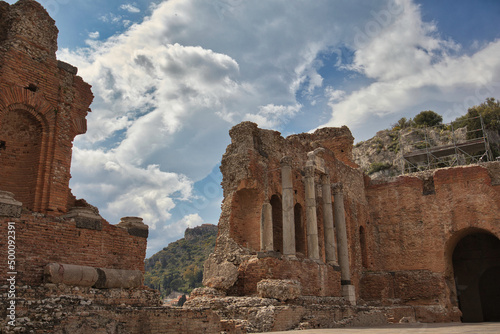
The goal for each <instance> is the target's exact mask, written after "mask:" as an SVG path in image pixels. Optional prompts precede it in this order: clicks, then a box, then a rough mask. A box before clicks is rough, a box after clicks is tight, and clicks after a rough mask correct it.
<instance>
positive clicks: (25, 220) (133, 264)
mask: <svg viewBox="0 0 500 334" xmlns="http://www.w3.org/2000/svg"><path fill="white" fill-rule="evenodd" d="M8 222H15V225H14V226H15V237H16V239H15V241H16V244H15V245H16V247H15V251H16V253H15V260H16V266H15V267H16V271H17V273H18V274H17V281H18V284H20V285H21V284H27V285H40V284H42V282H43V270H44V267H45V265H47V264H49V263H67V264H73V265H81V266H90V267H98V268H110V269H127V270H140V271H142V272H144V258H145V255H146V241H147V239H146V238H145V237H144V236H137V235H131V234H130V233H129V230H128V229H126V228H121V227H119V226H115V225H110V224H109V223H107V222H106V221H105V220H102V226H101V229H88V228H82V227H78V224H77V222H76V221H75V220H74V219H70V218H66V219H63V218H55V217H43V216H40V215H34V214H29V213H27V214H23V215H22V216H21V217H19V218H5V217H0V231H1V233H2V235H3V236H7V231H8ZM7 242H8V241H7V238H6V237H3V238H0V256H2V257H3V258H4V259H7V251H8V247H7ZM10 271H11V270H8V268H7V261H2V262H1V263H0V280H3V281H5V279H6V278H7V273H8V272H10Z"/></svg>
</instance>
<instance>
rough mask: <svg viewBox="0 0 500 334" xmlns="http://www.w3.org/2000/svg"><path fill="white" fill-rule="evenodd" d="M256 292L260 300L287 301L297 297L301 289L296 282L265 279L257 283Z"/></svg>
mask: <svg viewBox="0 0 500 334" xmlns="http://www.w3.org/2000/svg"><path fill="white" fill-rule="evenodd" d="M257 292H258V293H259V296H260V297H262V298H274V299H278V300H281V301H287V300H292V299H296V298H297V297H299V296H300V295H301V292H302V287H301V286H300V283H299V282H298V281H294V280H275V279H266V280H262V281H260V282H259V283H257Z"/></svg>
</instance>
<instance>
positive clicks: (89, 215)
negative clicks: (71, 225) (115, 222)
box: [62, 207, 102, 231]
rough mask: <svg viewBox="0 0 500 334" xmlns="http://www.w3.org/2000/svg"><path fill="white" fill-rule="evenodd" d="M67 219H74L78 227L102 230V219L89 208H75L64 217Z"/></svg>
mask: <svg viewBox="0 0 500 334" xmlns="http://www.w3.org/2000/svg"><path fill="white" fill-rule="evenodd" d="M62 217H63V218H67V219H71V218H72V219H74V220H75V222H76V227H78V228H86V229H89V230H98V231H100V230H102V217H101V216H100V215H98V214H96V213H95V212H94V211H93V210H92V209H91V208H89V207H74V208H71V210H69V212H68V213H67V214H65V215H63V216H62Z"/></svg>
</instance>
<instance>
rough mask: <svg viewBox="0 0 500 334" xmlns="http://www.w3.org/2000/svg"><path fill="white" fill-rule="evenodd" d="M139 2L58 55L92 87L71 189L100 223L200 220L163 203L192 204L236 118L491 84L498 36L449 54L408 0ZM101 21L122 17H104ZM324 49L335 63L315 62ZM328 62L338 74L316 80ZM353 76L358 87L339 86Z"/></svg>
mask: <svg viewBox="0 0 500 334" xmlns="http://www.w3.org/2000/svg"><path fill="white" fill-rule="evenodd" d="M121 9H122V10H126V11H128V12H134V10H136V9H137V8H136V7H135V6H134V5H130V4H125V5H123V6H122V7H121ZM151 10H152V13H151V16H149V17H146V18H145V19H144V21H143V22H141V23H136V24H132V25H130V26H129V27H128V28H127V29H125V31H124V32H123V33H121V34H117V35H115V36H112V37H111V38H109V39H108V40H105V41H99V40H97V39H90V40H88V41H87V44H88V47H86V48H82V49H78V50H67V49H62V50H60V51H59V54H58V56H59V58H60V59H62V60H65V61H67V62H69V63H72V64H74V65H75V66H77V67H78V68H79V75H81V76H82V77H83V78H84V79H85V80H86V81H87V82H89V83H90V84H91V85H92V86H93V88H92V89H93V92H94V95H95V100H94V103H93V105H92V110H93V111H92V113H90V114H89V116H88V117H87V119H88V132H87V134H86V135H84V136H79V137H77V139H76V141H75V154H74V156H73V170H72V175H73V180H72V188H73V190H74V192H75V194H76V195H77V196H78V197H84V198H86V199H88V200H89V202H91V203H94V204H95V205H97V206H98V207H100V208H101V212H102V213H103V214H104V216H105V217H106V218H108V219H109V220H111V221H118V220H119V218H120V217H122V216H126V215H135V216H142V217H144V218H145V222H146V223H147V224H150V225H151V226H152V227H154V228H156V231H159V230H163V228H164V227H166V228H167V229H170V230H169V231H170V232H169V233H172V234H175V233H177V234H181V233H182V231H183V229H184V228H185V227H186V226H189V224H191V223H193V224H194V223H201V222H202V219H201V217H200V216H199V215H198V213H197V212H183V213H182V215H181V216H177V215H175V214H174V211H175V209H176V208H178V207H179V206H180V205H181V204H182V203H188V202H190V201H193V200H195V196H194V195H193V184H195V182H196V181H199V180H201V179H203V178H204V177H205V176H207V175H208V174H209V173H210V172H211V171H212V168H213V167H214V166H215V165H216V164H217V163H218V162H219V161H220V158H221V156H222V154H223V152H224V149H225V147H226V145H227V144H228V143H229V138H228V130H229V129H230V128H231V127H232V126H233V125H235V124H236V123H238V122H240V121H243V120H252V121H254V122H257V123H258V124H259V125H260V126H261V127H266V128H286V126H287V124H289V123H290V122H296V120H297V119H298V118H299V117H302V119H304V118H307V119H312V120H316V121H315V123H311V124H314V125H313V126H317V125H319V124H321V123H325V124H324V125H329V126H332V125H333V126H338V125H343V124H348V125H355V124H358V123H359V122H361V121H362V120H363V119H365V118H366V117H368V116H370V115H387V114H389V113H393V112H400V111H401V110H403V109H405V108H409V107H411V106H414V105H415V104H418V103H419V102H420V100H421V99H422V98H432V97H433V96H438V95H441V96H444V98H447V99H449V100H450V101H453V99H454V98H456V97H457V95H459V94H463V92H464V89H462V90H461V88H464V87H466V88H467V87H474V85H483V86H481V87H492V86H491V85H489V84H491V82H492V80H494V78H495V77H498V74H499V71H500V70H499V65H498V64H499V60H498V59H499V58H498V57H497V56H496V55H497V54H498V52H499V51H500V50H499V43H500V42H492V43H490V44H488V45H485V46H483V47H482V48H479V49H478V51H477V52H476V53H475V54H473V55H471V56H466V55H461V53H460V47H459V46H458V45H456V44H455V43H453V42H452V41H448V40H443V39H442V38H440V36H439V34H438V31H437V29H436V25H435V24H434V23H426V22H423V21H422V18H421V13H420V11H419V8H418V6H416V5H414V4H413V3H412V2H411V1H410V0H379V1H370V2H366V1H348V2H347V1H343V2H332V1H329V0H318V1H314V2H304V1H289V0H275V1H262V2H251V1H241V0H219V1H209V2H207V1H201V0H182V1H181V0H170V1H164V2H162V3H160V4H157V5H154V6H153V7H151ZM102 20H104V21H106V22H115V23H121V24H124V19H123V17H122V16H120V15H116V14H110V15H107V16H104V17H103V18H102ZM324 55H326V56H327V57H326V58H328V57H333V56H332V55H337V58H336V60H335V61H334V63H333V64H329V65H327V64H325V62H324V59H323V58H322V56H324ZM326 66H331V67H332V68H334V69H335V70H338V71H340V70H342V71H344V72H345V73H344V74H346V75H345V79H344V80H343V81H342V82H340V81H338V82H335V83H331V82H328V83H325V78H324V77H323V74H322V73H324V70H325V67H326ZM330 70H332V69H330ZM347 74H349V75H354V76H353V77H350V76H349V75H347ZM356 77H357V78H360V77H361V78H363V79H364V81H362V85H361V86H359V85H358V84H345V82H349V80H350V79H352V78H356ZM343 84H345V85H344V86H342V85H343ZM485 85H489V86H485ZM486 92H489V90H488V89H483V90H481V93H486ZM301 97H306V98H309V99H310V100H311V101H313V102H311V105H315V107H316V108H318V109H320V108H330V110H331V113H330V115H329V117H330V119H329V120H328V121H326V120H322V121H320V119H321V118H320V117H319V116H318V115H317V114H310V111H309V110H306V109H305V107H304V103H303V101H301V100H300V98H301ZM319 97H324V101H323V102H321V99H320V98H319ZM321 103H323V104H321ZM306 130H309V129H308V128H306V129H303V131H306ZM167 226H171V227H167ZM159 227H161V228H159ZM181 230H182V231H181ZM156 237H157V235H156V234H155V233H153V234H152V238H153V239H154V238H156Z"/></svg>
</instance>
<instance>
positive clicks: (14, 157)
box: [0, 108, 44, 210]
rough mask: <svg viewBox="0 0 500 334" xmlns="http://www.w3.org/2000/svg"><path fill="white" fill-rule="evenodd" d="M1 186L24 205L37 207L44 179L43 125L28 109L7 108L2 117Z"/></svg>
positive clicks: (0, 132)
mask: <svg viewBox="0 0 500 334" xmlns="http://www.w3.org/2000/svg"><path fill="white" fill-rule="evenodd" d="M0 140H2V141H4V142H5V144H4V148H3V149H2V150H1V151H0V166H1V168H0V190H5V191H10V192H12V193H13V194H14V197H15V199H16V200H18V201H20V202H22V203H23V206H24V207H27V208H28V209H31V210H33V209H34V208H35V204H36V199H37V194H38V193H39V192H40V188H41V183H42V182H39V180H40V170H41V164H42V161H41V158H42V157H41V155H42V151H43V142H44V127H43V125H42V123H41V122H40V120H38V119H37V118H36V117H35V116H34V115H32V114H31V113H30V112H29V111H28V110H26V109H21V108H18V109H14V110H7V111H6V112H4V113H2V115H1V119H0Z"/></svg>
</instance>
